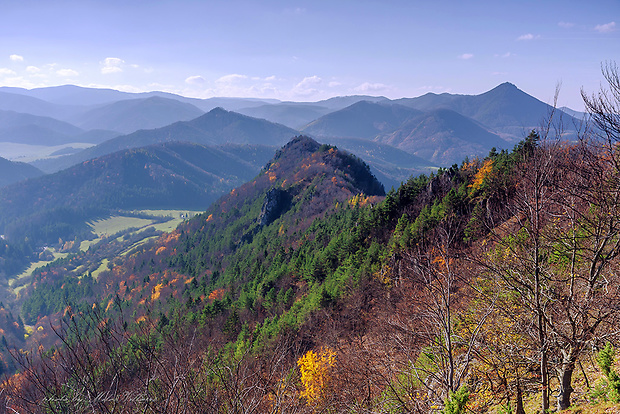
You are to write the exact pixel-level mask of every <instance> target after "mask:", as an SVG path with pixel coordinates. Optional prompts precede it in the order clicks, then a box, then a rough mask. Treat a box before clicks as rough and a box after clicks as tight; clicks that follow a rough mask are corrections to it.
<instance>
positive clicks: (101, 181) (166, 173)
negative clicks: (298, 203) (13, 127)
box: [0, 143, 273, 241]
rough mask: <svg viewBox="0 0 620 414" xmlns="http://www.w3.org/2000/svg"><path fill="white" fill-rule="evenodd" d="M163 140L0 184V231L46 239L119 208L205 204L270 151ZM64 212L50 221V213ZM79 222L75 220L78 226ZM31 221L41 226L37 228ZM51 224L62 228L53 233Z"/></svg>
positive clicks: (236, 182)
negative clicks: (0, 185)
mask: <svg viewBox="0 0 620 414" xmlns="http://www.w3.org/2000/svg"><path fill="white" fill-rule="evenodd" d="M235 152H236V147H235V146H227V147H225V148H207V147H203V146H201V145H198V144H191V143H167V144H163V145H157V146H151V147H147V148H137V149H131V150H124V151H120V152H116V153H113V154H109V155H107V156H105V157H101V158H97V159H93V160H90V161H87V162H84V163H82V164H79V165H76V166H74V167H72V168H69V169H67V170H64V171H61V172H58V173H55V174H51V175H47V176H43V177H39V178H37V179H33V180H29V181H26V182H22V183H17V184H13V185H11V186H8V187H5V188H3V189H1V190H0V210H1V211H3V214H2V217H0V232H4V234H7V235H8V236H9V237H13V238H17V239H20V238H22V237H23V236H24V235H28V232H29V231H30V232H33V234H30V235H28V236H29V237H30V238H31V239H36V240H46V238H47V239H49V238H51V240H52V241H55V240H57V239H58V237H63V238H66V237H67V236H71V237H73V236H74V235H75V228H76V227H74V226H76V225H77V226H78V227H79V226H80V225H81V224H83V222H84V221H86V220H89V219H92V218H94V217H96V216H97V215H105V214H110V212H111V211H115V210H117V209H136V208H192V209H205V208H206V207H207V206H208V205H209V204H210V203H212V202H213V201H214V200H216V199H217V198H218V197H219V196H221V195H222V194H223V193H225V192H227V191H229V190H230V189H231V188H233V187H235V186H237V185H239V184H241V183H243V182H245V181H246V180H248V179H249V178H251V177H253V176H254V175H255V174H256V171H257V170H258V169H259V168H260V166H262V165H264V163H265V162H266V161H267V160H268V159H269V158H270V157H271V155H272V154H273V150H272V149H271V148H267V147H258V146H254V147H251V148H241V149H240V156H237V155H236V154H235ZM55 212H56V213H57V212H62V214H60V216H59V217H57V218H56V219H54V221H52V222H49V220H48V219H49V217H51V216H54V214H56V213H55ZM80 223H81V224H80ZM37 226H38V227H39V228H37ZM46 226H47V227H50V226H51V227H53V228H55V229H56V230H58V231H59V232H60V233H62V234H54V232H51V230H50V229H49V228H48V229H47V230H46V229H45V227H46Z"/></svg>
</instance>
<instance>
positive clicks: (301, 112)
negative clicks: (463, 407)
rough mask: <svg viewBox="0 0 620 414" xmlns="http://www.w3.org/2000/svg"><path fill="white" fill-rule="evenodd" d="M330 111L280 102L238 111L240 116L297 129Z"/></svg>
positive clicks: (311, 105) (323, 107)
mask: <svg viewBox="0 0 620 414" xmlns="http://www.w3.org/2000/svg"><path fill="white" fill-rule="evenodd" d="M331 111H332V110H331V109H330V108H328V107H325V106H319V105H314V104H303V103H296V102H282V103H278V104H272V105H261V106H257V107H252V108H243V109H240V110H238V111H237V112H239V113H240V114H243V115H248V116H253V117H256V118H262V119H266V120H268V121H271V122H275V123H278V124H282V125H286V126H287V127H289V128H295V129H299V128H302V127H303V126H304V125H306V124H308V123H310V122H312V121H314V120H315V119H317V118H320V117H322V116H323V115H326V114H328V113H329V112H331Z"/></svg>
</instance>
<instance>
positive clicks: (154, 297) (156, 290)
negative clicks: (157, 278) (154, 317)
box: [151, 283, 164, 301]
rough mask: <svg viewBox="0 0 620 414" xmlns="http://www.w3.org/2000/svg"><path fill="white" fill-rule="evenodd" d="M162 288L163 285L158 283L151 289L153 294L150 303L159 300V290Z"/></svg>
mask: <svg viewBox="0 0 620 414" xmlns="http://www.w3.org/2000/svg"><path fill="white" fill-rule="evenodd" d="M163 287H164V284H163V283H158V284H157V285H156V286H155V287H154V288H153V294H152V295H151V301H154V300H157V299H159V295H161V290H162V289H163Z"/></svg>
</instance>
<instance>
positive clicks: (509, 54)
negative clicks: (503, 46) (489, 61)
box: [495, 52, 515, 59]
mask: <svg viewBox="0 0 620 414" xmlns="http://www.w3.org/2000/svg"><path fill="white" fill-rule="evenodd" d="M513 56H515V54H514V53H511V52H506V53H504V54H501V55H500V54H496V55H495V57H501V58H504V59H506V58H509V57H513Z"/></svg>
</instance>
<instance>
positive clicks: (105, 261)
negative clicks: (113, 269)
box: [92, 259, 110, 280]
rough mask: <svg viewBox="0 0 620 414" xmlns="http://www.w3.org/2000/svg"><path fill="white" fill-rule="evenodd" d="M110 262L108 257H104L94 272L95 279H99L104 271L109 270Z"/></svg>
mask: <svg viewBox="0 0 620 414" xmlns="http://www.w3.org/2000/svg"><path fill="white" fill-rule="evenodd" d="M108 263H110V261H109V260H108V259H103V260H102V261H101V264H100V265H99V267H98V268H97V269H96V270H95V271H94V272H93V273H92V276H93V279H95V280H97V278H98V277H99V275H100V274H101V273H102V272H104V271H106V270H108Z"/></svg>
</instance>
